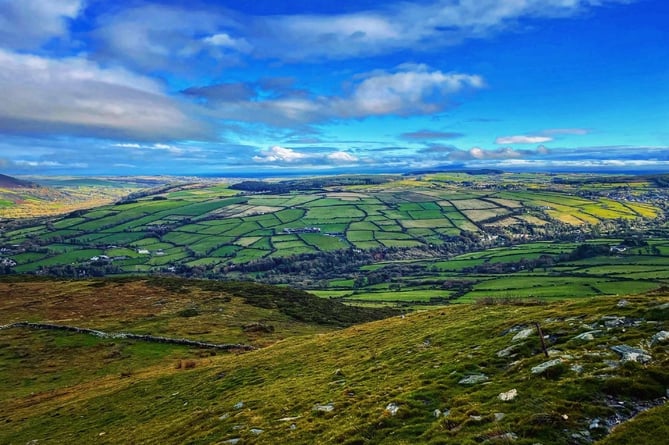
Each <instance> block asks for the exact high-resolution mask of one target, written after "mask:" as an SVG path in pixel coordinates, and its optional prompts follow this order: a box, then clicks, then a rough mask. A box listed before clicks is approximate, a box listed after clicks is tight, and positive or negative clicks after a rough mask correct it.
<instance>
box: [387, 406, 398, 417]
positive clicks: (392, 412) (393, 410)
mask: <svg viewBox="0 0 669 445" xmlns="http://www.w3.org/2000/svg"><path fill="white" fill-rule="evenodd" d="M399 409H400V407H399V405H397V404H396V403H389V404H388V405H386V412H387V413H388V414H390V415H391V416H394V415H395V414H397V411H399Z"/></svg>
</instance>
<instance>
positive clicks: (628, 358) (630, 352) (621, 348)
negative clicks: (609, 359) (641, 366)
mask: <svg viewBox="0 0 669 445" xmlns="http://www.w3.org/2000/svg"><path fill="white" fill-rule="evenodd" d="M611 349H612V350H613V351H615V352H617V353H618V354H620V356H621V358H622V361H623V362H637V363H648V362H650V361H651V360H652V357H651V356H650V355H649V354H648V353H647V352H646V351H644V350H642V349H638V348H633V347H631V346H627V345H616V346H611Z"/></svg>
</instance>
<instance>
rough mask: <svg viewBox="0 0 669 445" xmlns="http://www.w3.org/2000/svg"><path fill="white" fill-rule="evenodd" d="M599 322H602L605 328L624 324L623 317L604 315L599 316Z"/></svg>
mask: <svg viewBox="0 0 669 445" xmlns="http://www.w3.org/2000/svg"><path fill="white" fill-rule="evenodd" d="M600 322H601V323H603V324H604V326H606V327H607V328H618V327H620V326H625V317H617V316H615V315H606V316H604V317H602V318H601V320H600Z"/></svg>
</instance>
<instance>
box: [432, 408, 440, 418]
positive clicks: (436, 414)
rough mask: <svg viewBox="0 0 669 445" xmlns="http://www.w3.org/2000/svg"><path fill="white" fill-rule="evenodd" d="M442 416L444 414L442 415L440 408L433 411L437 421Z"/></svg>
mask: <svg viewBox="0 0 669 445" xmlns="http://www.w3.org/2000/svg"><path fill="white" fill-rule="evenodd" d="M441 414H442V413H441V410H440V409H439V408H437V409H435V410H434V411H432V415H433V416H434V417H436V418H437V419H438V418H440V417H441Z"/></svg>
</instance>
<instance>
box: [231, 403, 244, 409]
mask: <svg viewBox="0 0 669 445" xmlns="http://www.w3.org/2000/svg"><path fill="white" fill-rule="evenodd" d="M233 408H234V409H242V408H244V402H237V403H235V406H233Z"/></svg>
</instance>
